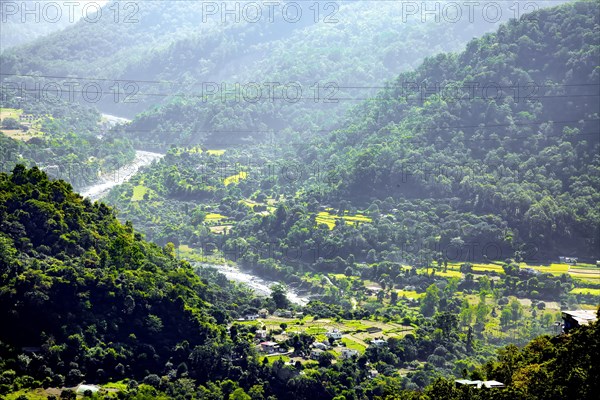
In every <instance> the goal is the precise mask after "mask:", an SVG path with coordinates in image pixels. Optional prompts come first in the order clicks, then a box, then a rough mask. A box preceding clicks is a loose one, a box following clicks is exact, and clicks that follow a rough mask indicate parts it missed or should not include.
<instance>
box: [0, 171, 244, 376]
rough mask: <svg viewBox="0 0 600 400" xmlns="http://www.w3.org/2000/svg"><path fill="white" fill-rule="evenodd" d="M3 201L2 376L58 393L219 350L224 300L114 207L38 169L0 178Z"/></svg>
mask: <svg viewBox="0 0 600 400" xmlns="http://www.w3.org/2000/svg"><path fill="white" fill-rule="evenodd" d="M0 200H1V201H0V204H1V206H0V319H1V320H2V321H3V322H2V326H1V327H0V342H2V343H3V346H2V349H1V352H2V359H3V360H4V361H3V362H2V363H3V369H5V370H6V369H11V368H12V369H15V370H18V371H21V373H25V374H27V375H30V376H32V377H33V378H34V379H35V380H36V381H40V382H41V381H44V383H45V384H46V383H48V384H53V385H57V386H61V385H63V384H65V383H66V384H67V385H72V384H74V383H78V382H80V381H81V379H82V378H83V377H85V379H87V380H88V381H89V380H104V379H111V378H118V377H119V376H123V375H124V374H126V373H127V375H134V376H138V377H139V378H143V377H144V376H145V374H148V373H149V372H148V371H150V372H152V373H160V372H161V371H162V369H163V368H164V365H165V363H166V362H167V361H168V360H170V359H171V360H177V359H181V358H182V357H183V358H184V359H185V358H187V357H188V356H189V354H190V353H191V351H193V350H194V348H195V347H196V346H200V345H204V344H205V343H207V342H214V344H215V346H216V345H217V344H218V343H220V339H219V338H220V336H221V335H222V334H223V332H224V331H223V328H222V326H221V327H219V326H217V325H216V322H217V319H215V317H213V316H212V314H213V313H214V314H215V315H216V316H217V318H218V320H219V321H220V322H223V319H222V318H223V312H222V311H218V306H217V305H215V304H210V303H209V302H208V301H211V302H217V303H219V300H218V298H219V297H223V296H220V295H219V294H218V291H215V288H214V287H210V288H209V286H207V284H206V283H204V282H202V281H201V280H200V278H199V277H198V276H197V275H195V273H194V272H193V271H192V269H191V267H190V266H189V264H186V263H183V262H180V261H178V260H176V259H175V257H174V254H173V250H172V248H169V247H168V246H167V247H165V248H164V249H161V248H159V247H157V246H156V245H153V244H150V243H147V242H145V241H143V240H142V238H141V236H140V235H139V234H138V233H135V232H134V231H133V229H132V227H131V225H130V224H127V225H122V224H120V223H119V222H118V221H117V219H116V218H115V213H114V211H113V210H112V209H110V208H108V207H107V206H105V205H104V204H102V203H94V204H91V203H90V202H89V201H88V200H84V199H82V198H81V197H80V196H79V195H77V194H76V193H73V192H72V190H71V188H70V186H69V185H68V184H67V183H65V182H63V181H49V180H48V179H47V177H46V176H45V174H44V173H43V172H41V171H39V170H38V169H36V168H33V169H30V170H27V169H25V168H24V167H22V166H17V167H16V168H15V169H14V171H13V173H12V174H11V175H7V174H4V173H2V174H0ZM218 290H220V289H218ZM240 300H242V299H241V298H240ZM242 302H243V300H242ZM182 343H185V346H184V347H185V348H184V349H178V348H177V345H178V344H179V345H181V346H183V345H182ZM22 347H35V348H37V350H34V353H35V354H34V356H33V357H32V356H31V354H24V355H23V352H22V350H21V348H22ZM18 354H21V355H20V356H19V357H20V358H18V357H17V355H18ZM198 357H199V358H198V359H197V360H198V362H200V363H201V362H203V361H202V356H198ZM207 357H208V356H207ZM17 358H18V359H19V360H21V359H24V360H25V359H26V360H28V361H27V363H25V364H19V363H17V361H16V360H17ZM145 371H146V372H145ZM201 374H202V372H198V373H197V376H198V377H200V376H201ZM65 379H66V381H65Z"/></svg>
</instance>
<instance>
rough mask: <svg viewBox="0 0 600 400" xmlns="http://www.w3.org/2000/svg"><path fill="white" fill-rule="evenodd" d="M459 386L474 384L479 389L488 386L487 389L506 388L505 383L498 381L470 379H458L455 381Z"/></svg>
mask: <svg viewBox="0 0 600 400" xmlns="http://www.w3.org/2000/svg"><path fill="white" fill-rule="evenodd" d="M454 383H455V384H456V386H457V387H459V386H465V385H466V386H473V387H476V388H477V389H481V388H486V389H502V388H504V383H502V382H498V381H471V380H468V379H457V380H455V381H454Z"/></svg>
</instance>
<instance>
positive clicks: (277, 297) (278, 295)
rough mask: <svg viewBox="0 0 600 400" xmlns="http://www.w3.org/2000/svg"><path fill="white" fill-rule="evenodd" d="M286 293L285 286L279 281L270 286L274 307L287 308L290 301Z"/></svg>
mask: <svg viewBox="0 0 600 400" xmlns="http://www.w3.org/2000/svg"><path fill="white" fill-rule="evenodd" d="M286 293H287V288H286V287H285V285H283V284H281V283H276V284H275V285H273V286H271V299H273V302H274V303H275V307H277V308H288V307H289V306H290V301H289V300H288V298H287V296H286Z"/></svg>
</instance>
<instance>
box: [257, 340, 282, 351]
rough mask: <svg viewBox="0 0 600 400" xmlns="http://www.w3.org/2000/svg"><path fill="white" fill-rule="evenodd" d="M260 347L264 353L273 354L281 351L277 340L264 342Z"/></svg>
mask: <svg viewBox="0 0 600 400" xmlns="http://www.w3.org/2000/svg"><path fill="white" fill-rule="evenodd" d="M260 349H261V350H262V352H263V353H267V354H273V353H276V352H278V351H279V345H278V344H277V343H276V342H262V343H261V344H260Z"/></svg>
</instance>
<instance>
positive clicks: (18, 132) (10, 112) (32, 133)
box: [0, 108, 52, 141]
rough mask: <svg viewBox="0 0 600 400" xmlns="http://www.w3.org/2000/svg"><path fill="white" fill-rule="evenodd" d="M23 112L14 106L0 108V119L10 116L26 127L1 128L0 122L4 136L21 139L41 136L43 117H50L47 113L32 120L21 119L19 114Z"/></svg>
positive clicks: (25, 139) (0, 129)
mask: <svg viewBox="0 0 600 400" xmlns="http://www.w3.org/2000/svg"><path fill="white" fill-rule="evenodd" d="M22 114H23V110H21V109H16V108H0V120H2V121H4V120H5V119H6V118H12V119H15V120H17V122H19V124H21V125H23V126H25V127H26V128H27V129H26V130H25V131H24V130H22V129H6V128H2V127H1V124H0V131H2V133H4V134H5V135H6V136H8V137H10V138H12V139H15V140H21V141H27V140H29V139H31V138H34V137H39V136H42V135H43V133H42V132H41V131H40V129H41V128H42V120H43V118H50V119H51V118H52V117H51V116H49V115H47V116H46V117H41V118H36V119H34V120H32V121H21V120H20V116H21V115H22Z"/></svg>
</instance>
